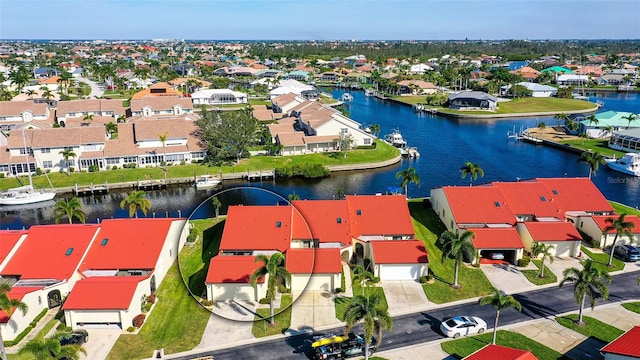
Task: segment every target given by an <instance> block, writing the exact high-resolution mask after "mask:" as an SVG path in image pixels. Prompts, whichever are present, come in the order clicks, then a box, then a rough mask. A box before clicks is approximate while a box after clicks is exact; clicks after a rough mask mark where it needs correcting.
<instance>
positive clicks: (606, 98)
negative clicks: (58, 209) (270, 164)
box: [0, 90, 640, 229]
mask: <svg viewBox="0 0 640 360" xmlns="http://www.w3.org/2000/svg"><path fill="white" fill-rule="evenodd" d="M343 92H344V90H334V91H333V96H334V98H337V99H339V98H340V96H341V95H342V93H343ZM351 94H352V95H353V97H354V100H353V102H352V103H350V104H348V105H347V109H348V110H349V113H350V117H351V118H353V119H355V120H356V121H358V122H360V123H361V124H363V126H367V125H371V124H379V125H380V128H381V134H382V135H384V134H387V133H389V132H391V131H392V130H393V129H399V130H400V132H401V133H402V135H403V137H404V138H405V140H407V142H408V144H409V146H416V147H418V150H419V152H420V154H421V156H420V158H418V159H404V160H402V162H401V163H399V164H397V165H394V166H390V167H388V168H384V169H379V170H372V171H356V172H348V173H338V174H334V175H332V176H331V177H330V178H326V179H320V180H286V181H284V180H282V181H281V180H278V181H277V182H261V183H260V182H253V183H251V184H249V183H242V182H237V183H225V185H224V189H232V188H235V187H237V186H245V187H249V188H245V189H242V190H233V191H228V192H226V193H224V194H222V195H220V196H221V200H223V201H222V202H223V204H235V203H252V204H262V203H273V202H274V201H276V200H274V195H273V194H268V193H267V192H264V191H260V189H265V190H267V191H271V192H273V193H277V194H280V195H281V196H283V197H284V198H286V197H287V195H289V194H293V193H295V194H297V195H299V196H300V198H302V199H331V198H334V197H335V196H336V194H337V192H338V190H339V189H340V190H342V191H343V192H344V193H345V194H375V193H384V192H385V191H386V189H387V187H389V186H398V185H399V180H398V179H396V173H397V172H398V171H400V170H403V169H406V168H408V167H414V168H415V169H416V170H417V173H418V175H419V176H420V180H421V185H420V186H416V185H410V186H409V191H408V192H409V197H422V196H428V195H429V191H430V189H431V188H434V187H438V186H443V185H468V179H467V180H463V179H462V178H461V176H460V172H459V168H460V166H462V164H463V163H464V162H465V161H472V162H474V163H477V164H479V165H480V166H481V167H482V168H483V169H484V172H485V176H484V178H479V179H478V180H477V181H476V183H477V184H480V183H486V182H492V181H516V180H518V179H523V180H524V179H530V178H535V177H577V176H579V177H583V176H587V174H588V166H587V165H586V164H584V163H578V162H577V159H578V156H577V155H575V154H572V153H568V152H564V151H561V150H558V149H554V148H550V147H546V146H540V145H533V144H528V143H523V142H519V141H514V140H507V132H508V131H513V130H514V129H515V130H516V131H518V130H520V129H521V128H523V127H524V128H527V127H532V126H535V124H537V122H538V121H548V123H549V124H555V122H556V120H555V119H553V118H552V117H546V118H545V117H540V118H519V119H506V120H481V121H476V120H457V119H449V118H445V117H440V116H435V115H427V114H417V113H415V112H414V111H413V110H412V109H411V107H408V106H404V105H399V104H396V103H393V102H389V101H384V100H379V99H377V98H374V97H367V96H365V95H364V93H363V92H361V91H351ZM591 100H592V101H596V100H602V101H603V102H604V108H603V109H602V110H601V111H606V110H616V111H629V112H633V113H636V114H637V113H640V96H639V94H636V93H630V94H619V93H615V94H607V95H600V96H597V97H591ZM593 181H594V183H595V184H596V186H597V187H598V188H599V189H600V190H601V191H602V192H603V194H604V195H605V196H606V197H607V198H609V199H611V200H615V201H619V202H622V203H625V204H629V205H631V206H634V207H638V206H640V178H634V177H632V176H627V175H624V174H621V173H617V172H614V171H611V170H609V169H608V168H607V167H606V166H603V167H601V168H600V170H599V171H598V173H597V175H596V176H595V177H593ZM213 194H214V192H212V191H196V190H195V189H193V188H191V187H180V188H170V189H167V190H162V191H154V192H150V193H149V197H150V200H151V202H152V206H153V209H152V211H151V212H150V213H149V214H148V216H157V217H165V216H184V217H186V216H190V215H193V217H195V218H201V217H206V216H211V214H213V209H212V208H211V206H210V205H209V203H207V202H206V201H205V200H206V199H207V198H208V197H210V196H211V195H213ZM125 196H126V194H125V193H117V192H113V193H110V194H108V195H104V196H100V197H90V198H83V199H82V201H83V209H84V211H85V212H86V213H87V222H95V221H97V220H98V219H104V218H111V217H128V213H127V212H125V211H124V210H122V209H120V207H119V203H120V201H121V200H122V199H124V197H125ZM224 200H226V201H224ZM203 202H205V203H204V204H203V205H202V206H200V205H201V204H202V203H203ZM53 222H54V216H53V207H52V205H51V204H48V205H47V206H39V207H35V208H33V209H28V208H27V209H24V208H20V209H0V224H1V228H2V229H7V228H11V229H21V228H23V227H29V226H31V225H34V224H48V223H53Z"/></svg>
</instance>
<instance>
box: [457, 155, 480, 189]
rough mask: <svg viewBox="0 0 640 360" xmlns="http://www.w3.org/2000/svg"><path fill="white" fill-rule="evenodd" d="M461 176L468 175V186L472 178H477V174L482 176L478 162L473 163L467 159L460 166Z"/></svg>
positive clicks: (471, 183)
mask: <svg viewBox="0 0 640 360" xmlns="http://www.w3.org/2000/svg"><path fill="white" fill-rule="evenodd" d="M460 173H461V174H462V178H463V179H464V178H466V177H467V175H469V186H472V185H473V180H478V175H479V176H480V177H484V170H483V169H482V168H481V167H480V165H478V164H474V163H472V162H471V161H467V162H465V163H464V165H463V166H462V167H461V168H460Z"/></svg>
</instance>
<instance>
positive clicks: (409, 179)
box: [396, 167, 420, 197]
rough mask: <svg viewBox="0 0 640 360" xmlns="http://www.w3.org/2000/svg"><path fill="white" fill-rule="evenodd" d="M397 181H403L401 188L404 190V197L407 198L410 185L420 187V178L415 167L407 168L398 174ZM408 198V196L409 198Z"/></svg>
mask: <svg viewBox="0 0 640 360" xmlns="http://www.w3.org/2000/svg"><path fill="white" fill-rule="evenodd" d="M396 179H402V181H401V182H400V187H401V188H404V195H405V196H407V190H408V187H409V183H413V184H416V185H418V186H420V176H419V175H418V174H417V173H416V169H415V168H413V167H410V168H407V169H405V170H402V171H398V172H397V173H396ZM407 197H408V196H407Z"/></svg>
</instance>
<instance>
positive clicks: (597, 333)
mask: <svg viewBox="0 0 640 360" xmlns="http://www.w3.org/2000/svg"><path fill="white" fill-rule="evenodd" d="M582 320H583V321H584V322H585V323H586V324H585V325H582V326H580V325H577V324H576V321H578V314H570V315H567V316H561V317H557V318H556V321H557V322H558V324H560V325H562V326H564V327H566V328H568V329H571V330H573V331H575V332H578V333H580V334H582V335H584V336H587V337H592V338H594V339H597V340H600V341H602V342H604V343H610V342H611V341H613V340H615V339H616V338H617V337H618V336H620V335H622V334H623V333H624V331H622V330H620V329H618V328H617V327H614V326H611V325H609V324H606V323H603V322H602V321H600V320H597V319H594V318H592V317H589V316H584V315H583V316H582Z"/></svg>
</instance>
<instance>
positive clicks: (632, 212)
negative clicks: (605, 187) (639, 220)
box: [609, 201, 640, 217]
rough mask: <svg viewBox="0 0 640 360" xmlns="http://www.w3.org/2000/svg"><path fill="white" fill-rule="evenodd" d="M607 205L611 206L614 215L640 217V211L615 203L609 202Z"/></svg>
mask: <svg viewBox="0 0 640 360" xmlns="http://www.w3.org/2000/svg"><path fill="white" fill-rule="evenodd" d="M609 203H610V204H611V206H613V210H615V211H616V213H618V214H630V215H636V216H640V210H638V209H635V208H632V207H631V206H627V205H624V204H620V203H617V202H615V201H609ZM612 217H613V216H612Z"/></svg>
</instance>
